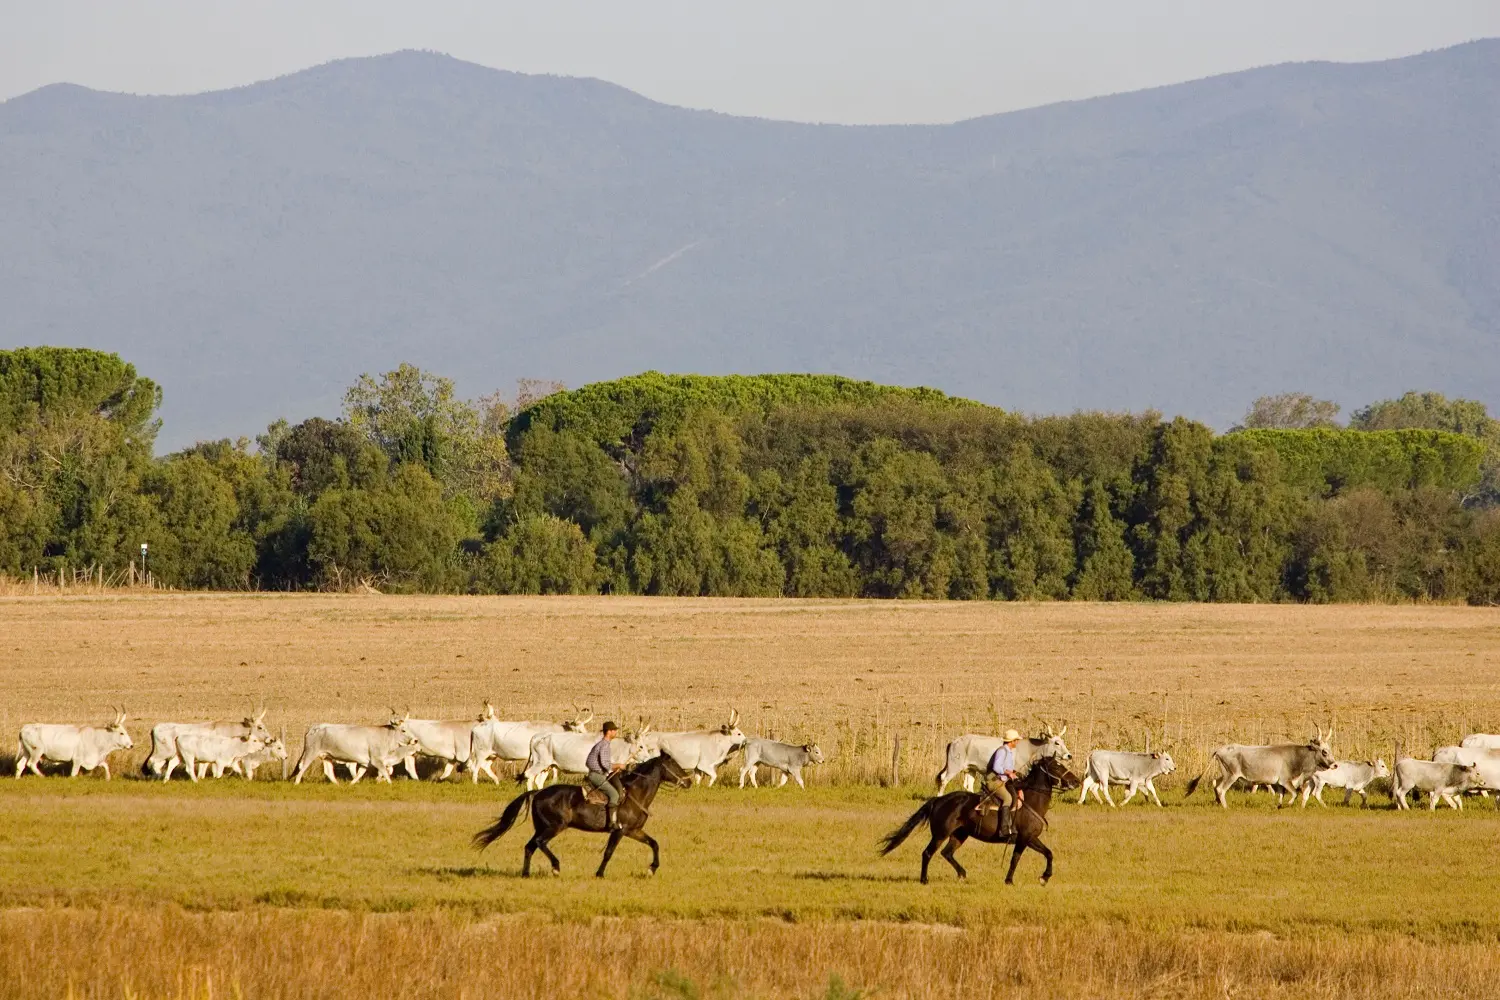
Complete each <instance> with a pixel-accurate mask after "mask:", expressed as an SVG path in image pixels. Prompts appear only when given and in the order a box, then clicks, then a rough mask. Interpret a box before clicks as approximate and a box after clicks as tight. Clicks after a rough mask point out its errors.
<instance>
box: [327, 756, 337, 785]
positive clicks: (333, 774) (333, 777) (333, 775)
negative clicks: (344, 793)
mask: <svg viewBox="0 0 1500 1000" xmlns="http://www.w3.org/2000/svg"><path fill="white" fill-rule="evenodd" d="M323 777H325V778H327V779H328V780H329V781H331V782H333V783H334V784H335V785H337V784H338V783H339V776H338V772H337V771H336V770H335V769H334V766H333V761H331V760H325V761H323Z"/></svg>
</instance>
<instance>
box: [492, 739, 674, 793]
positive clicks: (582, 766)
mask: <svg viewBox="0 0 1500 1000" xmlns="http://www.w3.org/2000/svg"><path fill="white" fill-rule="evenodd" d="M652 735H653V734H652V732H651V726H650V724H647V725H646V726H644V727H643V728H642V729H641V731H640V733H638V734H637V735H636V736H635V737H634V738H631V737H630V736H625V737H616V738H615V739H613V740H611V741H610V744H609V759H610V763H611V764H622V765H623V766H625V767H629V766H630V765H632V764H639V763H640V762H641V761H643V760H646V759H647V758H650V757H654V756H656V753H655V751H653V750H648V749H647V743H646V741H647V740H648V739H650V738H651V736H652ZM598 742H599V737H598V736H597V735H595V734H594V733H571V732H569V733H540V734H538V735H537V736H536V737H534V738H533V739H532V741H531V749H530V750H529V751H528V753H527V755H526V768H525V770H523V771H522V772H521V778H522V779H523V780H524V781H525V783H526V788H527V789H528V790H531V789H537V788H541V787H542V786H544V785H545V784H546V783H547V776H548V775H549V774H550V775H552V776H553V777H554V778H556V776H557V774H558V772H562V773H564V774H585V773H587V771H588V763H587V761H588V756H589V751H590V750H592V749H593V748H594V744H595V743H598Z"/></svg>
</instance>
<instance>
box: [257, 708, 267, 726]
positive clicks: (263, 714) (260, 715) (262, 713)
mask: <svg viewBox="0 0 1500 1000" xmlns="http://www.w3.org/2000/svg"><path fill="white" fill-rule="evenodd" d="M265 717H266V710H265V709H264V708H262V709H261V710H260V711H259V712H256V713H255V721H256V722H257V723H259V722H262V721H263V720H264V719H265Z"/></svg>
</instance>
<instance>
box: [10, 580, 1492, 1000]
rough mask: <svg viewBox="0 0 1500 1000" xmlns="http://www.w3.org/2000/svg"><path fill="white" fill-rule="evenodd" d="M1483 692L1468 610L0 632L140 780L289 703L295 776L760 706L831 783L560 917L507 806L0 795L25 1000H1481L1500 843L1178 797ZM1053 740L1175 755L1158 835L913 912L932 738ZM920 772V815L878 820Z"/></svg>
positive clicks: (40, 708) (766, 726) (598, 619)
mask: <svg viewBox="0 0 1500 1000" xmlns="http://www.w3.org/2000/svg"><path fill="white" fill-rule="evenodd" d="M1497 666H1500V619H1496V618H1495V616H1494V614H1493V612H1487V611H1483V610H1475V609H1465V608H1446V607H1403V608H1388V607H1379V608H1375V607H1371V608H1366V607H1345V608H1246V607H1229V608H1215V607H1196V606H1189V607H1180V606H1155V605H1152V606H1131V607H1117V606H1078V605H1055V606H1054V605H943V604H874V603H865V602H787V601H766V602H755V601H647V600H634V599H555V600H549V599H456V598H399V599H398V598H384V597H361V598H356V597H321V596H319V597H270V596H242V597H225V596H200V595H170V596H161V595H158V596H138V595H132V596H109V595H103V596H98V595H96V596H90V597H69V598H63V599H59V598H55V597H54V598H47V597H41V598H26V597H21V598H14V599H0V692H3V694H0V726H3V729H4V731H7V732H13V731H14V730H15V729H16V728H18V726H19V724H20V723H21V722H23V721H32V720H37V721H42V720H45V721H90V720H93V719H98V718H101V717H103V716H104V715H106V714H107V708H108V705H110V704H113V703H119V702H124V703H125V705H126V707H127V708H129V709H130V710H131V712H132V715H133V717H135V719H136V720H137V721H135V722H133V723H132V731H133V732H134V733H135V738H136V743H137V749H136V750H135V751H134V752H133V754H131V755H126V756H128V757H129V760H126V761H123V762H122V763H124V764H125V765H126V769H128V767H129V764H130V763H131V762H136V763H138V761H139V759H140V758H141V757H142V756H144V752H145V747H144V745H143V744H145V743H146V742H147V741H146V739H145V737H146V730H147V729H148V723H149V721H150V720H155V719H168V718H196V717H207V716H218V717H226V716H237V715H242V714H244V712H245V710H246V709H247V708H248V707H249V706H250V705H251V704H252V703H255V702H259V701H262V700H263V701H264V702H265V703H266V704H267V705H268V706H269V707H270V710H271V711H270V716H269V718H268V721H269V722H270V723H271V724H272V726H273V728H275V727H276V726H278V725H280V724H281V723H282V722H285V723H287V724H288V726H289V729H290V733H291V736H292V750H293V753H294V754H295V752H296V749H297V742H298V737H299V736H300V730H301V728H302V727H303V726H305V725H306V724H308V723H310V722H313V721H358V720H362V719H369V720H374V719H378V718H380V717H382V716H383V715H384V712H385V709H386V706H387V705H388V704H392V703H394V704H396V705H397V706H398V707H400V706H404V705H406V704H408V703H409V704H411V706H412V707H413V709H414V710H416V711H417V712H418V713H419V714H424V715H435V716H463V715H467V714H469V713H470V712H471V711H473V710H476V709H477V702H478V700H479V698H480V697H484V696H488V697H491V698H492V699H494V700H495V701H496V703H497V705H500V706H501V708H502V712H503V713H505V714H508V715H513V716H523V717H549V716H550V717H558V716H561V715H564V714H567V713H569V712H571V710H572V705H573V703H574V702H582V703H589V704H592V706H593V707H594V710H595V712H596V714H597V715H600V716H602V715H605V714H612V715H616V716H620V717H623V718H624V719H625V720H629V721H634V720H635V719H636V718H638V717H650V718H652V719H653V720H654V721H655V722H656V723H657V725H658V726H663V727H665V726H677V725H695V724H703V723H710V722H717V721H719V719H720V718H721V717H722V715H723V714H724V712H726V711H727V709H728V707H729V706H730V705H734V706H736V707H738V708H740V710H741V712H742V713H743V715H744V717H745V727H746V729H747V730H760V731H767V730H770V731H774V732H776V734H777V735H781V736H786V737H794V738H798V739H801V738H815V739H817V740H818V741H819V742H820V743H821V744H822V745H823V747H824V749H825V751H828V752H829V754H830V757H831V760H830V762H829V764H828V765H825V766H824V767H822V768H814V769H813V770H812V771H811V772H810V786H811V787H810V788H809V789H808V791H807V792H805V793H803V792H798V791H797V790H796V789H794V788H790V787H789V788H787V789H779V790H772V789H761V790H758V791H752V790H748V789H747V790H745V791H743V792H742V791H740V790H739V789H736V788H727V787H722V786H721V787H718V788H714V789H707V788H698V789H694V790H692V791H687V792H680V791H664V792H663V793H662V796H661V798H660V799H659V800H658V805H657V807H656V809H655V816H654V817H653V819H652V823H651V827H650V829H651V831H652V832H653V833H654V834H655V835H656V836H657V837H658V838H660V839H661V841H662V845H663V868H662V871H661V873H660V874H659V875H658V876H657V877H656V878H654V879H649V878H646V877H644V875H643V871H644V868H645V864H646V861H647V858H648V854H647V852H646V850H645V849H644V848H643V847H641V846H639V845H636V844H632V843H629V842H627V843H625V844H623V845H622V846H621V847H620V849H619V851H618V852H617V854H616V857H615V860H614V862H613V866H612V868H611V871H610V875H609V877H608V878H607V879H605V880H603V881H600V880H596V879H594V878H592V876H591V873H592V871H593V868H594V867H595V865H596V864H597V860H598V855H599V851H600V850H601V848H602V839H601V838H597V837H592V836H589V835H585V834H578V833H569V834H565V835H564V836H563V837H562V838H561V839H560V841H559V842H558V843H557V844H556V848H557V850H558V853H559V854H560V855H561V856H562V859H563V863H564V866H565V870H564V875H563V877H562V878H560V879H552V878H549V877H546V876H538V877H533V878H532V879H530V880H522V879H520V878H519V877H517V872H518V869H519V862H520V853H521V847H522V844H523V843H524V840H525V837H526V836H527V835H528V832H529V823H528V824H524V825H523V829H522V830H520V831H516V832H513V833H511V834H510V835H508V836H507V837H506V838H505V839H503V840H501V841H500V842H499V843H497V844H496V845H495V846H494V847H492V848H491V849H490V850H489V851H488V852H487V853H486V854H484V855H476V854H475V853H474V852H473V851H471V850H470V849H469V848H468V846H467V840H468V837H469V835H470V834H471V833H472V832H473V831H474V830H476V829H478V828H479V827H480V826H482V825H485V824H486V823H488V822H489V821H490V820H492V819H493V817H494V815H495V814H496V812H497V811H498V810H499V808H500V807H501V806H502V804H503V803H504V802H505V801H506V800H507V799H508V798H509V797H510V796H511V795H513V794H514V793H515V790H514V789H513V788H512V787H510V786H506V787H502V788H500V789H496V788H495V787H494V786H490V785H482V786H478V787H475V786H472V785H470V784H468V783H467V782H452V783H448V784H444V785H434V784H431V783H426V782H398V783H397V784H396V785H394V786H379V787H377V786H373V785H370V784H361V785H360V786H358V787H355V788H348V787H340V788H332V787H329V786H327V785H326V784H324V783H322V782H321V780H319V781H317V782H312V783H305V784H303V785H301V786H296V787H293V786H290V785H287V784H283V783H280V782H275V781H258V782H255V783H254V784H246V783H244V782H241V781H238V780H231V779H226V780H224V781H221V782H208V783H204V784H201V785H197V786H193V785H190V784H188V783H185V782H173V783H171V784H170V785H163V784H161V783H159V782H147V781H143V780H135V779H117V780H115V781H112V782H108V783H106V782H104V781H102V780H99V779H97V778H80V779H78V780H77V781H69V780H67V779H65V778H47V779H37V778H30V777H28V778H26V779H23V780H21V781H15V780H13V779H9V778H5V779H0V1000H6V998H9V997H11V996H16V997H21V996H23V995H24V996H25V997H26V998H27V1000H35V998H37V997H52V996H67V995H72V996H77V997H85V996H87V997H101V998H103V997H126V996H130V997H143V998H144V997H174V998H189V997H191V998H198V997H208V996H212V995H214V994H215V993H217V994H220V995H223V994H226V993H228V994H234V993H236V992H238V993H239V994H241V995H244V996H255V997H329V998H334V997H345V996H351V997H352V996H368V995H371V994H373V993H375V992H376V991H377V990H384V991H388V990H389V984H391V983H398V984H400V985H399V991H400V992H401V994H402V995H403V996H422V997H426V996H455V995H472V996H480V995H484V996H489V995H505V996H538V997H540V996H609V997H630V998H650V997H674V998H675V997H687V996H700V997H718V996H723V997H743V996H756V997H805V998H819V997H834V996H849V995H853V994H854V993H856V992H858V991H860V990H866V989H877V990H878V991H879V992H878V994H877V995H879V996H914V997H934V998H935V997H950V996H955V995H963V996H981V997H1010V996H1027V997H1051V996H1057V997H1062V996H1069V997H1073V996H1099V997H1104V996H1109V997H1184V998H1186V997H1214V998H1222V997H1225V996H1275V997H1355V996H1376V997H1420V996H1447V995H1455V994H1459V993H1462V994H1463V995H1465V996H1489V995H1496V994H1497V990H1500V987H1497V986H1496V985H1495V984H1496V983H1500V956H1497V955H1496V945H1497V944H1500V910H1497V909H1496V908H1495V907H1494V905H1493V881H1492V876H1491V868H1492V856H1493V845H1494V842H1495V836H1496V832H1497V830H1500V816H1497V815H1496V812H1495V810H1494V808H1493V807H1492V806H1490V805H1488V804H1478V805H1477V806H1471V808H1469V809H1468V810H1466V811H1465V812H1464V813H1462V814H1458V813H1453V812H1451V811H1440V812H1438V813H1436V814H1430V813H1427V812H1425V811H1415V812H1412V813H1405V814H1396V813H1394V812H1392V811H1390V810H1386V809H1372V810H1360V809H1358V808H1351V809H1345V808H1342V807H1339V806H1330V808H1328V809H1327V810H1317V809H1316V807H1313V808H1311V809H1309V810H1308V811H1306V812H1303V811H1301V810H1283V811H1280V812H1278V811H1276V810H1274V809H1272V808H1270V802H1269V798H1268V797H1267V796H1265V795H1261V796H1259V797H1256V798H1254V799H1252V798H1251V797H1249V796H1247V795H1244V794H1240V793H1235V794H1234V798H1233V805H1234V808H1233V809H1232V810H1230V811H1229V812H1228V813H1225V812H1223V811H1221V810H1219V809H1217V808H1216V807H1213V806H1211V805H1210V802H1211V796H1210V795H1209V794H1207V793H1206V792H1204V791H1201V790H1200V791H1199V792H1198V794H1197V796H1196V797H1194V798H1193V799H1190V800H1187V802H1186V803H1184V802H1183V800H1182V797H1181V787H1182V783H1183V781H1184V780H1185V778H1186V777H1188V776H1190V775H1191V774H1192V773H1196V772H1195V771H1194V770H1193V764H1194V762H1195V761H1201V760H1202V758H1203V756H1204V755H1205V754H1206V752H1207V750H1209V749H1211V747H1212V746H1213V745H1214V744H1215V743H1216V742H1218V741H1221V740H1223V739H1226V738H1239V739H1244V740H1246V741H1248V740H1249V739H1251V738H1260V737H1262V736H1268V737H1273V738H1274V737H1275V736H1277V735H1289V736H1300V735H1302V734H1303V732H1304V731H1305V730H1306V729H1308V728H1309V726H1310V724H1311V723H1312V722H1313V721H1315V720H1316V721H1323V722H1325V724H1326V721H1327V720H1330V719H1333V718H1335V717H1336V718H1337V720H1338V730H1339V731H1338V736H1337V738H1336V740H1335V749H1336V751H1338V752H1339V753H1340V755H1341V756H1356V755H1360V756H1362V755H1364V754H1363V752H1362V751H1364V750H1367V749H1368V750H1371V751H1378V750H1380V748H1381V747H1382V746H1384V745H1386V744H1387V743H1388V742H1392V741H1394V740H1395V739H1398V738H1399V739H1402V740H1403V741H1405V745H1407V746H1411V747H1414V748H1429V747H1430V746H1431V745H1434V744H1436V743H1439V742H1446V741H1451V740H1452V739H1454V738H1456V737H1457V735H1459V734H1460V732H1461V731H1462V730H1464V729H1484V728H1489V729H1494V728H1500V671H1497V669H1496V667H1497ZM991 705H993V706H994V708H993V710H992V709H991V707H990V706H991ZM1040 718H1047V719H1054V720H1057V721H1059V722H1060V721H1061V720H1062V719H1063V718H1067V719H1069V721H1070V727H1071V728H1070V729H1069V736H1068V738H1069V742H1070V743H1071V744H1072V746H1073V749H1074V751H1075V753H1076V754H1078V755H1079V756H1080V757H1081V756H1082V754H1083V753H1084V752H1085V751H1086V750H1087V749H1088V748H1089V747H1091V746H1097V745H1114V746H1136V747H1139V746H1140V745H1142V744H1143V743H1144V740H1145V738H1146V735H1147V733H1149V734H1150V735H1151V738H1152V740H1153V745H1159V744H1160V741H1161V740H1162V739H1164V738H1166V739H1168V740H1170V741H1171V742H1172V743H1173V745H1174V754H1175V755H1176V756H1177V758H1178V760H1179V762H1180V763H1184V762H1185V763H1184V766H1183V768H1182V770H1181V771H1179V773H1178V775H1176V776H1174V778H1173V779H1172V780H1170V781H1167V782H1161V783H1159V784H1160V785H1161V787H1162V791H1163V795H1164V798H1166V800H1167V801H1168V802H1169V804H1170V807H1169V808H1167V809H1163V810H1158V809H1156V808H1155V807H1143V806H1140V805H1138V804H1137V803H1132V805H1131V806H1130V807H1129V808H1126V809H1122V810H1117V811H1113V812H1111V811H1109V810H1107V809H1105V808H1103V807H1099V806H1095V805H1090V806H1086V807H1080V806H1077V805H1075V804H1073V803H1072V802H1071V801H1070V802H1068V803H1066V804H1062V805H1059V806H1057V807H1056V809H1055V811H1054V813H1053V821H1052V828H1051V830H1050V832H1049V836H1048V841H1049V843H1050V845H1051V846H1052V847H1053V849H1054V850H1055V851H1056V852H1057V866H1058V867H1057V877H1056V879H1055V880H1054V881H1053V883H1052V884H1051V885H1050V886H1048V887H1046V888H1042V887H1040V886H1038V885H1036V883H1035V878H1036V875H1037V874H1038V873H1039V872H1040V869H1041V861H1040V859H1039V858H1036V857H1034V856H1033V857H1029V858H1028V859H1026V860H1023V862H1022V867H1021V870H1020V873H1019V875H1020V881H1021V884H1019V885H1017V886H1015V887H1011V888H1006V887H1004V886H1003V885H1001V879H1002V877H1003V871H1004V868H1003V865H1004V863H1005V860H1006V858H1005V855H1004V853H1003V852H1002V851H1001V850H1000V849H997V848H992V847H986V846H984V845H974V844H971V845H969V846H967V847H965V848H964V850H963V852H962V854H961V855H960V857H961V858H962V859H963V860H964V863H965V865H966V866H967V867H968V868H969V870H970V872H971V879H970V880H969V882H968V883H964V884H960V883H958V882H956V880H955V879H954V878H953V876H952V872H951V871H950V870H949V869H948V868H947V866H946V865H944V864H943V863H942V862H941V861H940V860H939V861H936V862H935V863H934V868H933V873H934V879H935V880H934V884H932V885H930V886H927V887H923V886H920V885H918V884H917V883H916V873H917V863H918V857H917V856H918V854H919V852H920V850H921V847H922V846H923V844H924V843H925V836H923V835H922V834H920V833H919V834H918V835H916V836H915V837H914V838H913V840H912V841H911V842H909V843H908V844H907V845H905V846H903V847H902V848H901V849H899V850H898V851H897V852H896V853H895V854H893V855H892V856H890V857H887V858H881V857H879V856H877V855H876V853H875V849H874V841H875V839H876V837H877V836H879V835H880V834H883V833H885V832H886V831H888V830H889V829H890V828H892V827H894V826H896V825H897V824H898V823H899V822H900V821H901V820H902V819H904V818H905V816H906V815H907V814H908V813H909V812H910V811H911V810H913V809H914V808H915V807H916V805H917V804H918V802H919V801H920V798H921V796H922V795H923V794H926V792H927V790H928V785H927V782H928V781H930V775H931V774H932V773H934V772H935V771H936V770H937V766H938V763H939V760H938V754H939V752H940V750H941V745H942V743H943V742H944V737H945V735H953V734H956V733H958V732H962V731H964V730H965V729H976V730H993V729H994V728H995V727H996V725H1013V724H1017V723H1021V722H1027V721H1030V722H1033V723H1034V722H1035V721H1036V720H1037V719H1040ZM896 736H900V737H901V739H902V744H903V747H904V751H903V752H904V754H905V756H904V759H903V760H902V774H903V779H904V780H903V783H902V784H901V785H900V786H899V787H881V786H880V785H879V784H878V782H879V781H881V780H886V779H888V772H889V769H890V753H891V741H892V739H894V737H896ZM1386 755H1387V756H1389V751H1386ZM119 770H120V769H119V768H117V773H119ZM268 770H270V771H271V772H272V773H273V774H274V772H275V770H276V769H275V768H274V767H272V768H269V769H268ZM734 770H735V768H734V767H729V768H726V769H725V777H726V778H731V777H732V776H733V773H734ZM1334 798H1335V799H1336V798H1337V796H1334ZM1380 801H1382V802H1383V801H1384V800H1383V799H1380ZM831 976H837V977H838V981H837V982H835V981H834V980H832V979H831V978H830V977H831Z"/></svg>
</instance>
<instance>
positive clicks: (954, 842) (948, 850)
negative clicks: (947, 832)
mask: <svg viewBox="0 0 1500 1000" xmlns="http://www.w3.org/2000/svg"><path fill="white" fill-rule="evenodd" d="M964 839H965V835H964V834H962V833H955V834H954V835H953V836H951V837H949V838H948V844H947V846H946V847H944V848H943V860H944V861H947V862H948V863H949V864H950V865H952V866H953V870H954V871H956V872H958V877H959V878H961V879H962V878H968V877H969V873H968V872H966V871H964V866H963V865H961V864H959V863H958V859H957V858H955V857H954V856H953V852H954V851H956V850H958V849H959V848H960V847H962V846H964Z"/></svg>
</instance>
